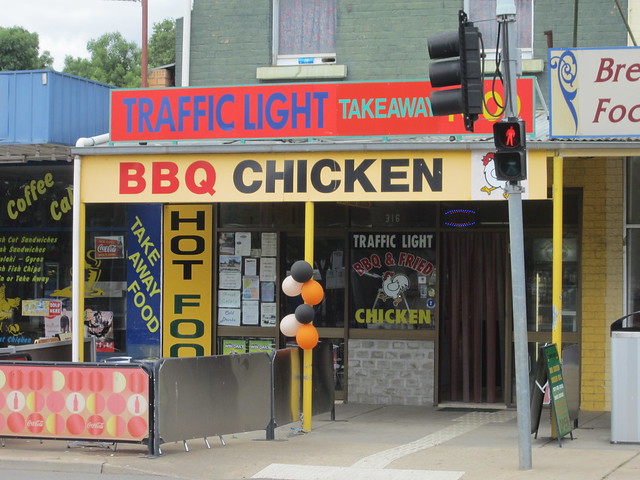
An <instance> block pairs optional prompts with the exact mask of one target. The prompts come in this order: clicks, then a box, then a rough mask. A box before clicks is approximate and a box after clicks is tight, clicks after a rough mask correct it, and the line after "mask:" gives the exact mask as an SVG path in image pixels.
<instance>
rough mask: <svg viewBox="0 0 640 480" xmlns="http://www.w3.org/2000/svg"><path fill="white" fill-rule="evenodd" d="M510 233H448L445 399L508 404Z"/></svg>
mask: <svg viewBox="0 0 640 480" xmlns="http://www.w3.org/2000/svg"><path fill="white" fill-rule="evenodd" d="M507 255H508V251H507V234H506V232H452V233H443V238H442V250H441V258H442V262H441V265H442V269H441V272H442V275H443V277H442V279H441V285H440V289H441V292H442V297H441V298H442V300H441V316H440V318H441V321H440V329H439V342H440V343H439V382H438V383H439V390H438V397H439V402H440V403H447V402H464V403H504V399H505V392H504V388H503V387H504V384H505V375H504V371H505V358H507V359H508V358H511V354H510V352H505V349H506V348H508V342H505V297H507V292H506V288H507V287H506V285H507V282H506V272H507V267H508V263H507Z"/></svg>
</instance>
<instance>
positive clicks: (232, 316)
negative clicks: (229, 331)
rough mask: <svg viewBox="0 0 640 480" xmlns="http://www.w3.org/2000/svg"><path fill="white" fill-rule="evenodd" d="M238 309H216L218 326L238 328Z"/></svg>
mask: <svg viewBox="0 0 640 480" xmlns="http://www.w3.org/2000/svg"><path fill="white" fill-rule="evenodd" d="M240 312H241V310H240V309H239V308H219V309H218V325H220V326H223V327H224V326H230V327H239V326H240Z"/></svg>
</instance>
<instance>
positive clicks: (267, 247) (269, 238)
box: [262, 232, 278, 257]
mask: <svg viewBox="0 0 640 480" xmlns="http://www.w3.org/2000/svg"><path fill="white" fill-rule="evenodd" d="M277 254H278V234H277V233H274V232H264V233H263V234H262V255H263V256H265V257H275V256H276V255H277Z"/></svg>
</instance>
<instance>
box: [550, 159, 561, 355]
mask: <svg viewBox="0 0 640 480" xmlns="http://www.w3.org/2000/svg"><path fill="white" fill-rule="evenodd" d="M562 174H563V159H562V157H560V156H558V155H556V156H554V157H553V270H552V289H551V294H552V297H553V313H552V315H553V318H552V320H553V324H552V328H553V329H552V332H551V342H552V343H555V344H556V345H557V347H558V356H559V358H560V360H562V224H563V219H562V193H563V192H562V191H563V188H564V186H563V181H562Z"/></svg>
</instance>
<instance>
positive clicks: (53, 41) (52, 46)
mask: <svg viewBox="0 0 640 480" xmlns="http://www.w3.org/2000/svg"><path fill="white" fill-rule="evenodd" d="M186 4H187V1H185V0H148V9H149V19H148V29H149V36H151V33H152V32H153V24H154V23H158V22H161V21H162V20H164V19H165V18H171V19H176V18H180V17H183V16H184V11H185V8H186ZM0 12H2V13H1V14H0V27H5V28H6V27H14V26H17V27H23V28H25V29H27V30H28V31H29V32H32V33H33V32H35V33H37V34H38V36H39V39H40V53H42V52H43V51H45V50H49V52H50V53H51V56H52V57H53V68H54V69H55V70H58V71H62V68H63V67H64V58H65V56H67V55H71V56H72V57H81V58H89V52H88V51H87V42H88V41H89V40H93V39H97V38H98V37H100V36H101V35H103V34H105V33H111V32H120V33H121V34H122V36H123V37H124V38H126V39H127V40H128V41H132V42H135V43H136V44H138V45H139V46H141V45H142V4H141V3H140V0H136V1H132V0H0Z"/></svg>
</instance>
